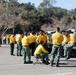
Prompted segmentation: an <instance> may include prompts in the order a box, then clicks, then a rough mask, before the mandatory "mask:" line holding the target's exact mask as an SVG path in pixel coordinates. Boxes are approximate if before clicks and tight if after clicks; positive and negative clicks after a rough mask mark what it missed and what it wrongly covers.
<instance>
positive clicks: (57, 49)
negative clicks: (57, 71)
mask: <svg viewBox="0 0 76 75" xmlns="http://www.w3.org/2000/svg"><path fill="white" fill-rule="evenodd" d="M62 41H63V35H62V34H61V33H60V28H59V27H57V28H56V32H55V33H53V34H52V44H53V46H52V51H51V58H50V62H51V66H53V62H54V58H55V57H56V67H59V60H60V55H61V50H62V46H61V44H62Z"/></svg>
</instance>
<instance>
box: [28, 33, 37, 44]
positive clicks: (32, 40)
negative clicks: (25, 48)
mask: <svg viewBox="0 0 76 75" xmlns="http://www.w3.org/2000/svg"><path fill="white" fill-rule="evenodd" d="M29 39H30V43H33V42H34V43H36V36H35V35H33V34H31V35H30V36H29Z"/></svg>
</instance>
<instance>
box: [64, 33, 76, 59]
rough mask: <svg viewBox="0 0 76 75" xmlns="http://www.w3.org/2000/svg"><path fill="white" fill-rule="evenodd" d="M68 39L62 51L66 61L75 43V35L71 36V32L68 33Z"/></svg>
mask: <svg viewBox="0 0 76 75" xmlns="http://www.w3.org/2000/svg"><path fill="white" fill-rule="evenodd" d="M69 39H70V40H69V41H68V43H67V44H66V45H65V49H64V50H65V51H66V53H65V57H66V60H68V59H70V57H71V50H72V48H73V45H74V44H75V43H76V42H75V40H76V38H75V34H73V33H72V32H69Z"/></svg>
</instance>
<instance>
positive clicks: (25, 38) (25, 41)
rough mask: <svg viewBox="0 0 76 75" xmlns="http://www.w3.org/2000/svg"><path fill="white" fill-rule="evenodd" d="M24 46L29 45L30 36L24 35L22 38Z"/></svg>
mask: <svg viewBox="0 0 76 75" xmlns="http://www.w3.org/2000/svg"><path fill="white" fill-rule="evenodd" d="M22 46H29V38H28V36H24V37H23V38H22Z"/></svg>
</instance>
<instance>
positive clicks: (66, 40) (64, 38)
mask: <svg viewBox="0 0 76 75" xmlns="http://www.w3.org/2000/svg"><path fill="white" fill-rule="evenodd" d="M69 40H70V39H69V37H66V36H65V35H63V41H62V43H66V42H67V43H68V42H69Z"/></svg>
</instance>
